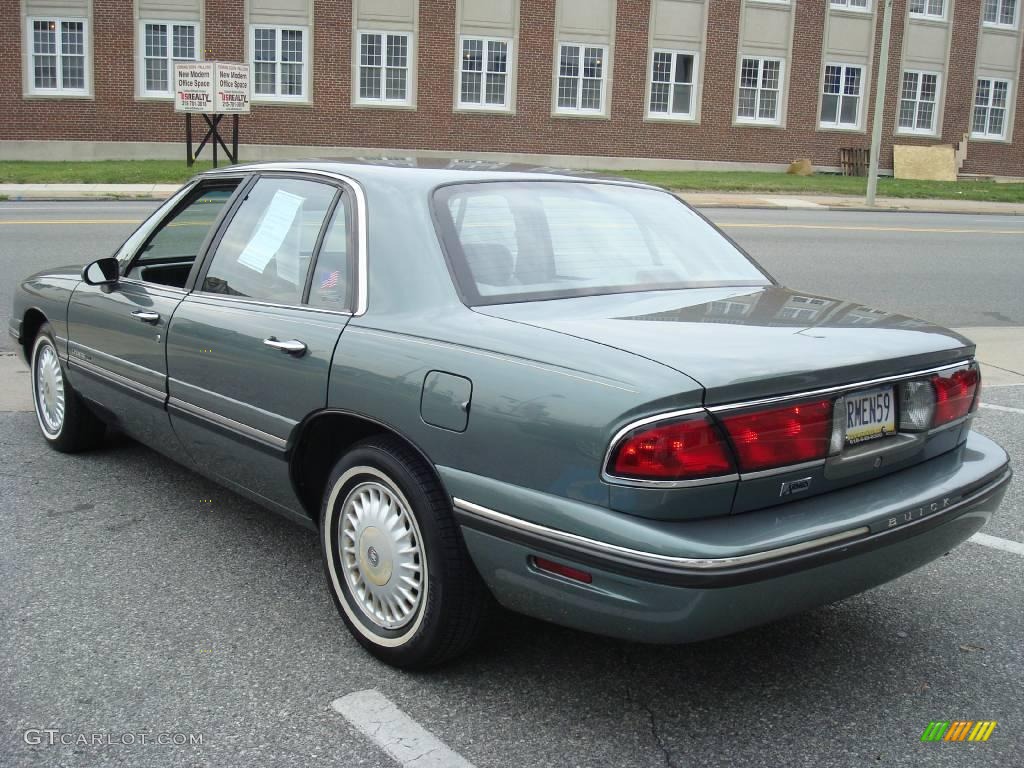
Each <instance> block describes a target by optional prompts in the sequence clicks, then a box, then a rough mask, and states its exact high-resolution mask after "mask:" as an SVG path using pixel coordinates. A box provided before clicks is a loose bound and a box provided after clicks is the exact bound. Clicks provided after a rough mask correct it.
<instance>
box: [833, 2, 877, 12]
mask: <svg viewBox="0 0 1024 768" xmlns="http://www.w3.org/2000/svg"><path fill="white" fill-rule="evenodd" d="M829 4H830V5H831V6H832V7H833V8H843V9H845V10H850V11H870V10H871V0H829Z"/></svg>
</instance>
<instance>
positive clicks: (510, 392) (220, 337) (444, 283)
mask: <svg viewBox="0 0 1024 768" xmlns="http://www.w3.org/2000/svg"><path fill="white" fill-rule="evenodd" d="M435 166H436V167H423V166H422V165H421V166H420V167H414V165H413V164H410V163H400V164H395V163H392V164H386V163H369V162H357V161H353V162H309V163H272V164H258V165H245V166H234V167H230V168H227V169H221V170H216V171H212V172H209V173H204V174H202V175H200V176H198V177H196V178H195V179H193V180H192V181H191V182H189V183H188V184H186V185H185V186H184V187H182V189H181V190H180V191H178V192H177V193H176V194H175V195H173V196H172V197H171V198H170V199H169V200H167V202H166V203H165V204H164V205H162V206H161V207H160V208H159V209H158V210H157V211H156V212H155V213H154V214H153V215H152V216H151V217H150V218H149V219H147V220H146V221H145V222H144V223H143V224H142V225H141V226H140V227H139V229H138V230H137V231H136V232H135V233H134V234H133V235H132V236H131V237H129V238H128V240H127V241H126V242H125V243H124V244H123V245H122V246H121V247H120V248H119V249H118V250H117V252H116V253H115V254H114V255H113V256H111V257H108V258H103V259H99V260H98V261H95V262H93V263H91V264H88V265H86V266H85V267H84V268H82V267H81V266H80V265H79V266H75V267H68V268H66V269H58V270H49V271H46V272H42V273H39V274H37V275H34V276H32V277H30V278H28V279H27V280H25V281H24V282H23V283H22V284H21V285H20V287H19V288H18V289H17V291H16V295H15V300H14V311H13V313H12V319H11V328H10V333H11V335H13V336H14V338H15V339H17V340H18V342H19V343H20V344H21V346H22V348H23V349H24V352H25V356H26V359H27V360H28V362H29V364H30V366H31V373H32V376H31V383H32V396H33V400H34V403H35V412H36V416H37V420H38V423H39V429H40V432H41V433H42V437H43V439H44V440H45V441H46V442H47V443H49V444H50V445H51V446H52V447H53V448H55V449H56V450H58V451H67V452H73V451H82V450H85V449H87V448H90V447H92V446H95V445H97V443H98V442H99V441H100V440H101V439H102V437H103V435H104V431H105V429H106V428H108V427H112V428H116V429H117V430H120V431H122V432H124V433H127V434H128V435H130V436H132V437H133V438H135V439H137V440H138V441H140V442H142V443H144V444H146V445H148V446H150V447H151V448H153V449H155V450H157V451H160V452H161V453H163V454H166V455H167V456H169V457H170V458H172V459H174V460H175V461H177V462H180V463H181V464H182V465H184V466H185V467H186V468H187V469H188V470H190V471H193V472H198V473H201V474H203V475H206V476H207V477H209V478H211V479H213V480H215V481H216V482H218V483H221V484H223V485H224V486H226V487H228V488H230V489H231V490H233V491H235V492H237V493H239V494H242V495H244V496H246V497H248V498H250V499H252V500H253V501H254V502H256V503H258V504H261V505H263V506H265V507H267V508H269V509H271V510H274V511H276V512H278V513H280V514H282V515H285V516H287V517H289V518H291V519H293V520H295V521H296V522H298V523H300V524H302V525H305V526H308V527H310V528H313V529H315V530H317V531H319V538H320V543H321V546H322V550H323V561H324V569H325V574H326V581H327V588H328V590H329V591H330V593H331V595H332V597H333V598H334V602H335V603H336V605H337V607H338V611H339V613H340V615H341V618H342V620H343V621H344V622H345V624H346V625H347V627H348V629H349V630H350V631H351V632H352V634H353V635H354V636H355V638H356V639H357V640H358V641H359V643H361V644H362V645H363V646H364V647H365V648H366V649H367V650H369V651H370V652H371V653H372V654H374V655H375V656H377V657H378V658H380V659H382V660H384V661H386V662H388V663H390V664H394V665H398V666H402V667H425V666H430V665H435V664H438V663H441V662H443V661H446V660H448V659H451V658H453V657H455V656H457V655H458V654H460V653H462V652H463V651H465V650H466V649H467V648H468V647H469V646H470V645H471V643H472V642H473V640H474V639H475V638H476V637H477V636H478V635H479V633H480V630H481V628H482V626H483V625H484V620H485V617H486V615H487V613H488V609H489V608H490V607H491V606H492V605H493V604H494V602H495V601H496V602H497V603H499V604H501V605H503V606H506V607H507V608H510V609H512V610H514V611H519V612H522V613H525V614H529V615H531V616H535V617H539V618H541V619H544V620H547V621H552V622H555V623H558V624H562V625H565V626H569V627H575V628H578V629H582V630H585V631H588V632H597V633H601V634H605V635H610V636H614V637H618V638H625V639H629V640H637V641H643V642H652V643H685V642H691V641H696V640H701V639H705V638H713V637H717V636H721V635H725V634H728V633H732V632H737V631H739V630H742V629H745V628H747V627H752V626H755V625H758V624H762V623H764V622H769V621H773V620H775V619H778V618H780V617H782V616H786V615H788V614H792V613H794V612H798V611H802V610H805V609H808V608H812V607H814V606H819V605H822V604H824V603H829V602H832V601H835V600H839V599H842V598H844V597H847V596H849V595H852V594H855V593H858V592H861V591H863V590H865V589H868V588H870V587H873V586H875V585H878V584H881V583H883V582H886V581H888V580H890V579H894V578H896V577H898V576H901V575H903V574H906V573H908V572H910V571H913V570H914V569H916V568H918V567H919V566H921V565H923V564H925V563H927V562H929V561H931V560H934V559H936V558H938V557H939V556H941V555H942V554H944V553H946V552H948V551H949V550H950V549H952V548H953V547H955V546H957V545H958V544H960V543H961V542H963V541H964V540H965V539H967V538H968V537H970V536H971V535H972V534H973V533H975V532H976V531H977V530H978V529H980V528H981V527H982V526H983V525H984V524H985V522H986V521H987V520H988V519H989V517H990V516H991V515H992V514H993V513H994V512H995V510H996V508H997V507H998V505H999V503H1000V501H1001V500H1002V497H1003V494H1004V492H1005V490H1006V486H1007V483H1008V481H1009V479H1010V468H1009V464H1008V460H1007V456H1006V453H1005V452H1004V451H1003V450H1002V449H1001V448H1000V447H999V446H997V445H996V444H994V443H993V442H991V441H990V440H988V439H986V438H985V437H983V436H981V435H979V434H977V433H976V432H973V431H972V430H971V420H972V417H973V414H974V411H975V409H976V407H977V405H978V397H979V388H980V378H979V370H978V365H977V363H976V362H975V361H974V351H975V349H974V346H973V344H972V343H971V342H970V341H968V340H967V339H965V338H964V337H962V336H960V335H958V334H956V333H954V332H952V331H949V330H946V329H945V328H940V327H938V326H935V325H931V324H929V323H927V322H923V321H921V320H915V319H913V318H909V317H905V316H903V315H895V314H890V313H887V312H881V311H879V310H875V309H871V308H869V307H865V306H862V305H860V304H857V303H856V302H846V301H841V300H837V299H832V298H826V297H822V296H816V295H813V294H810V293H806V292H800V291H795V290H790V289H787V288H784V287H782V286H780V285H779V284H778V283H776V282H775V281H774V280H773V279H772V278H771V277H770V276H769V275H768V274H767V273H766V272H765V271H764V270H763V269H762V268H761V267H760V266H758V265H757V263H755V262H754V261H753V260H752V259H751V258H750V257H749V256H748V255H746V254H745V253H744V252H743V251H742V249H740V248H739V247H738V246H737V245H736V244H735V243H734V242H732V241H731V240H730V239H729V238H728V237H727V236H726V235H724V234H723V233H722V232H720V231H719V230H718V229H716V228H715V227H714V226H713V225H712V224H710V223H709V222H708V221H707V220H706V219H704V218H703V217H702V216H701V215H700V214H699V213H697V212H696V211H694V210H693V209H691V208H689V207H688V206H686V205H685V204H684V203H682V202H681V201H680V200H678V199H677V198H676V197H674V196H673V195H671V194H669V193H667V192H665V191H663V190H661V189H657V188H655V187H650V186H646V185H642V184H636V183H630V182H623V181H612V180H603V179H597V178H594V177H587V176H573V175H569V174H564V173H561V174H559V173H551V172H545V170H544V169H533V170H528V169H519V170H516V169H509V168H502V167H499V166H496V165H493V164H486V163H458V162H450V163H437V164H435ZM825 256H827V255H826V254H823V257H825Z"/></svg>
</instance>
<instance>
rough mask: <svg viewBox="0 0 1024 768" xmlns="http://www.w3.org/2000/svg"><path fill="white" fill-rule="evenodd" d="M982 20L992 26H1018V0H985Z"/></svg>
mask: <svg viewBox="0 0 1024 768" xmlns="http://www.w3.org/2000/svg"><path fill="white" fill-rule="evenodd" d="M982 20H983V21H984V22H985V24H986V25H987V26H991V27H1016V26H1017V0H985V7H984V11H983V14H982Z"/></svg>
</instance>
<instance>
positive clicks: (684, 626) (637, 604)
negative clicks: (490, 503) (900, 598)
mask: <svg viewBox="0 0 1024 768" xmlns="http://www.w3.org/2000/svg"><path fill="white" fill-rule="evenodd" d="M1010 476H1011V471H1010V469H1009V466H1008V463H1007V458H1006V454H1005V452H1003V450H1002V449H1001V448H999V446H997V445H996V444H995V443H993V442H992V441H990V440H988V439H986V438H984V437H982V436H980V435H977V434H973V433H972V434H971V436H970V438H969V439H968V442H967V443H966V444H965V445H964V446H961V447H960V448H959V449H957V451H954V452H951V454H948V455H946V456H943V457H939V458H938V459H935V460H933V461H931V462H927V463H926V464H924V465H920V466H919V467H915V468H913V469H910V470H905V471H904V472H900V473H897V474H895V475H891V476H889V477H886V478H882V479H879V480H877V481H875V482H873V483H870V484H866V485H864V486H859V487H857V488H849V489H845V490H843V491H837V492H834V493H831V494H826V495H823V496H820V497H816V498H813V499H807V500H805V501H802V502H798V503H795V504H791V505H786V506H785V507H777V508H774V509H772V510H765V511H764V512H761V513H749V514H744V515H734V516H726V517H722V518H709V519H707V520H700V521H692V522H689V523H677V524H675V525H673V526H672V527H671V528H670V529H668V530H666V529H665V528H664V527H662V529H661V530H652V531H650V532H651V533H652V535H655V536H658V537H659V538H658V539H657V542H656V543H657V546H648V547H642V546H636V545H635V544H634V545H633V546H625V545H624V543H623V542H622V541H621V540H620V541H607V540H601V539H599V538H596V537H593V536H592V535H581V534H578V533H574V532H571V531H568V530H565V529H557V528H553V527H550V526H547V525H543V524H538V523H535V522H530V521H527V520H524V519H521V518H518V517H515V518H514V517H510V516H508V515H505V514H503V513H501V512H497V511H495V510H493V509H489V508H487V507H483V506H481V505H479V504H476V503H470V502H466V501H463V500H461V499H458V498H457V499H456V515H457V517H458V519H459V522H460V523H461V524H462V528H463V534H464V537H465V540H466V544H467V547H468V548H469V551H470V554H471V556H472V557H473V560H474V562H475V563H476V565H477V568H478V569H479V571H480V573H481V575H482V576H483V578H484V579H485V581H486V582H487V583H488V585H489V586H490V588H491V590H492V591H493V592H494V594H495V596H496V597H497V599H498V600H499V601H500V602H501V603H503V604H504V605H506V606H507V607H509V608H511V609H513V610H517V611H520V612H522V613H526V614H529V615H533V616H537V617H538V618H543V619H546V620H549V621H553V622H555V623H559V624H563V625H567V626H572V627H576V628H579V629H583V630H586V631H591V632H596V633H599V634H605V635H611V636H616V637H622V638H628V639H633V640H641V641H646V642H691V641H695V640H701V639H705V638H710V637H715V636H719V635H724V634H729V633H731V632H735V631H737V630H740V629H744V628H746V627H751V626H755V625H757V624H762V623H765V622H768V621H772V620H775V619H777V618H780V617H782V616H786V615H788V614H792V613H796V612H799V611H802V610H806V609H808V608H812V607H814V606H817V605H822V604H825V603H829V602H833V601H835V600H839V599H842V598H844V597H848V596H849V595H853V594H856V593H858V592H862V591H864V590H865V589H869V588H871V587H873V586H876V585H878V584H882V583H884V582H886V581H889V580H891V579H894V578H896V577H898V576H901V575H903V574H905V573H908V572H909V571H912V570H914V569H916V568H918V567H920V566H922V565H924V564H925V563H927V562H929V561H931V560H934V559H936V558H938V557H941V556H942V555H943V554H945V553H946V552H948V551H949V550H950V549H952V548H953V547H955V546H957V545H958V544H960V543H961V542H963V541H964V540H966V539H967V538H969V537H970V536H971V535H973V534H974V533H975V532H976V531H978V530H979V529H980V528H981V527H982V526H983V525H984V524H985V523H986V522H987V521H988V519H989V518H990V517H991V516H992V514H993V513H994V512H995V510H996V509H997V508H998V506H999V504H1000V502H1001V501H1002V498H1003V495H1004V494H1005V492H1006V487H1007V485H1008V483H1009V480H1010ZM908 489H913V492H912V493H911V492H908ZM592 509H596V508H592ZM850 510H856V511H857V512H858V514H850ZM604 513H605V514H615V513H610V512H608V511H605V512H604ZM596 514H601V513H600V512H597V513H596ZM811 520H822V521H826V520H828V521H830V522H829V524H823V525H821V526H817V528H816V527H815V526H814V525H813V524H812V523H811V522H810V521H811ZM842 521H846V522H845V524H843V522H842ZM610 522H615V521H610ZM799 526H802V530H803V532H804V535H803V536H801V537H800V539H799V540H794V539H793V537H792V535H791V534H792V532H793V531H795V530H797V527H799ZM613 529H614V527H613ZM588 531H589V532H590V533H592V531H593V526H588ZM808 532H811V533H810V534H809V533H808ZM669 535H671V536H674V537H675V541H666V536H669ZM722 542H730V545H729V547H723V546H721V544H722ZM733 542H735V543H734V544H733ZM773 542H774V543H775V544H777V546H770V545H769V544H770V543H773ZM651 543H652V545H653V544H655V541H654V540H653V539H652V542H651ZM744 543H745V545H744ZM673 548H676V549H678V550H683V551H675V552H673V551H672V549H673ZM702 548H703V550H704V551H701V549H702ZM534 555H540V556H543V557H547V558H550V559H554V560H557V561H558V562H562V563H565V564H568V565H572V566H574V567H576V568H579V569H582V570H585V571H587V572H589V573H590V574H592V576H593V581H592V583H591V584H582V583H578V582H573V581H570V580H568V579H564V578H561V577H558V576H553V575H550V574H548V573H544V572H541V571H539V570H537V569H536V568H535V567H534V566H533V565H532V564H531V562H532V561H531V557H532V556H534Z"/></svg>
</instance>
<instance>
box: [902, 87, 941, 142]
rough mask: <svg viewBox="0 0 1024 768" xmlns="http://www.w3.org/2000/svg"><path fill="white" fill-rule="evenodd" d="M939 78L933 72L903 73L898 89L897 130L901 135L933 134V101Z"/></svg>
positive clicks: (936, 93)
mask: <svg viewBox="0 0 1024 768" xmlns="http://www.w3.org/2000/svg"><path fill="white" fill-rule="evenodd" d="M938 92H939V76H938V75H937V74H936V73H934V72H904V73H903V83H902V87H901V89H900V116H899V129H900V131H901V132H903V133H935V100H936V97H937V95H938Z"/></svg>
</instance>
